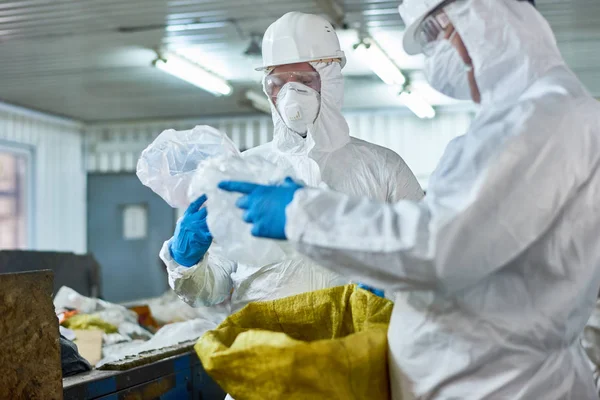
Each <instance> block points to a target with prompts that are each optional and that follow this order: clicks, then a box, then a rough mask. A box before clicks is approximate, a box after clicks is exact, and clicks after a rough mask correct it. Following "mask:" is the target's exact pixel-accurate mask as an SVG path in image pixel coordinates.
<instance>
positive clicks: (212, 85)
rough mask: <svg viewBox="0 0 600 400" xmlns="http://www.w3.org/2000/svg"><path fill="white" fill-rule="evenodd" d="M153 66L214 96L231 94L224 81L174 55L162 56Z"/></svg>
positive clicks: (231, 90)
mask: <svg viewBox="0 0 600 400" xmlns="http://www.w3.org/2000/svg"><path fill="white" fill-rule="evenodd" d="M154 66H155V67H156V68H158V69H160V70H162V71H164V72H166V73H168V74H171V75H173V76H175V77H177V78H179V79H182V80H184V81H186V82H189V83H191V84H192V85H195V86H198V87H199V88H200V89H204V90H206V91H207V92H210V93H212V94H214V95H215V96H222V95H225V96H228V95H230V94H231V92H233V88H232V87H231V85H230V84H229V82H227V81H226V80H225V79H223V78H221V77H220V76H217V75H215V74H214V73H212V72H210V71H208V70H206V69H204V68H203V67H202V66H201V65H199V64H196V63H194V62H192V61H190V60H188V59H186V58H183V57H181V56H179V55H176V54H174V53H166V54H163V55H162V57H161V58H159V59H157V60H156V61H155V62H154Z"/></svg>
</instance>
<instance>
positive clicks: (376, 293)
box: [357, 283, 385, 298]
mask: <svg viewBox="0 0 600 400" xmlns="http://www.w3.org/2000/svg"><path fill="white" fill-rule="evenodd" d="M357 286H358V287H359V288H361V289H365V290H367V291H369V292H371V293H373V294H374V295H376V296H379V297H384V298H385V296H384V292H383V290H380V289H375V288H373V287H371V286H367V285H365V284H364V283H359V284H358V285H357Z"/></svg>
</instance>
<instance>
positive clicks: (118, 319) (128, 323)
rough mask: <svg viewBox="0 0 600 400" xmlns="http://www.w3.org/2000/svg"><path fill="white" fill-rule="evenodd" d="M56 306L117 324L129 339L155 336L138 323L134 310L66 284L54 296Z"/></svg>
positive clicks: (121, 332) (57, 308) (122, 334)
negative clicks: (97, 297)
mask: <svg viewBox="0 0 600 400" xmlns="http://www.w3.org/2000/svg"><path fill="white" fill-rule="evenodd" d="M54 307H55V308H56V310H62V309H65V308H69V309H76V310H79V312H80V313H81V314H87V315H89V317H91V318H94V317H95V318H99V319H100V320H102V321H104V322H106V323H108V324H110V325H114V326H116V327H117V329H118V332H119V334H120V335H121V336H124V337H127V338H129V341H131V340H133V339H142V340H148V339H150V338H152V336H153V335H152V333H150V332H148V331H147V330H146V329H144V328H142V327H141V326H140V325H139V324H138V315H137V314H136V313H135V312H134V311H131V310H129V309H127V308H125V307H123V306H122V305H119V304H113V303H109V302H107V301H104V300H101V299H94V298H90V297H85V296H82V295H81V294H79V293H77V292H76V291H75V290H73V289H71V288H69V287H66V286H63V287H61V288H60V289H59V290H58V292H57V293H56V296H54Z"/></svg>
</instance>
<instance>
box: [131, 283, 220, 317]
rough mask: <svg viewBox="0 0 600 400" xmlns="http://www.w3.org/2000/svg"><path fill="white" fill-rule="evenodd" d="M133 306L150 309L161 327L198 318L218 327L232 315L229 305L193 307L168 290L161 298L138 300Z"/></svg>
mask: <svg viewBox="0 0 600 400" xmlns="http://www.w3.org/2000/svg"><path fill="white" fill-rule="evenodd" d="M131 304H132V305H133V304H135V305H142V304H143V305H147V306H148V307H150V312H151V313H152V317H154V320H155V321H156V322H158V323H159V324H161V325H164V324H170V323H173V322H184V321H189V320H192V319H196V318H204V319H206V320H209V321H213V322H214V323H215V324H217V325H218V324H220V323H221V322H223V320H224V319H225V318H226V317H227V316H228V315H229V314H230V313H231V308H230V305H229V303H221V304H216V305H213V306H199V307H192V306H190V305H188V304H186V303H185V302H184V301H182V300H181V299H180V298H179V296H177V294H176V293H175V292H174V291H173V290H168V291H167V292H165V293H164V294H162V295H161V296H159V297H154V298H150V299H142V300H137V301H135V302H131Z"/></svg>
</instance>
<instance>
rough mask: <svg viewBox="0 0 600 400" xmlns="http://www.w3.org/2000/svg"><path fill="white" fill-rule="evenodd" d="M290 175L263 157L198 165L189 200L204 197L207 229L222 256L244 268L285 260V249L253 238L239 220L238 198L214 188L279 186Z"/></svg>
mask: <svg viewBox="0 0 600 400" xmlns="http://www.w3.org/2000/svg"><path fill="white" fill-rule="evenodd" d="M293 175H294V173H293V171H292V170H291V169H290V170H283V169H281V168H277V166H276V165H275V164H273V163H271V162H269V161H267V160H265V159H264V158H262V157H244V158H242V157H239V156H219V157H213V158H211V159H208V160H206V161H204V162H202V163H201V164H200V165H199V167H198V170H197V171H196V173H195V174H194V177H193V178H192V181H191V183H190V187H189V191H188V199H189V200H190V201H194V200H195V199H197V198H198V197H200V196H201V195H202V194H206V196H207V199H208V200H207V201H206V207H207V209H208V217H207V223H208V228H209V229H210V232H211V234H212V236H213V238H214V242H215V243H217V244H218V245H219V248H220V249H222V253H223V254H222V255H223V256H224V257H226V258H228V259H230V260H233V261H237V262H239V263H243V264H246V265H260V266H262V265H267V264H271V263H274V262H277V261H279V260H281V259H282V258H284V257H285V256H286V254H287V250H286V248H285V247H282V246H280V244H279V243H278V242H276V241H274V240H269V239H261V238H256V237H254V236H252V235H251V233H250V231H251V226H250V225H249V224H247V223H245V222H244V221H243V220H242V213H243V211H242V210H240V209H239V208H237V207H236V206H235V202H236V201H237V199H238V198H239V197H240V195H239V194H237V193H229V192H225V191H223V190H220V189H219V188H218V187H217V186H218V184H219V182H221V181H224V180H235V181H248V182H254V183H259V184H271V183H278V182H282V181H283V179H285V177H287V176H290V177H292V178H293Z"/></svg>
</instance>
